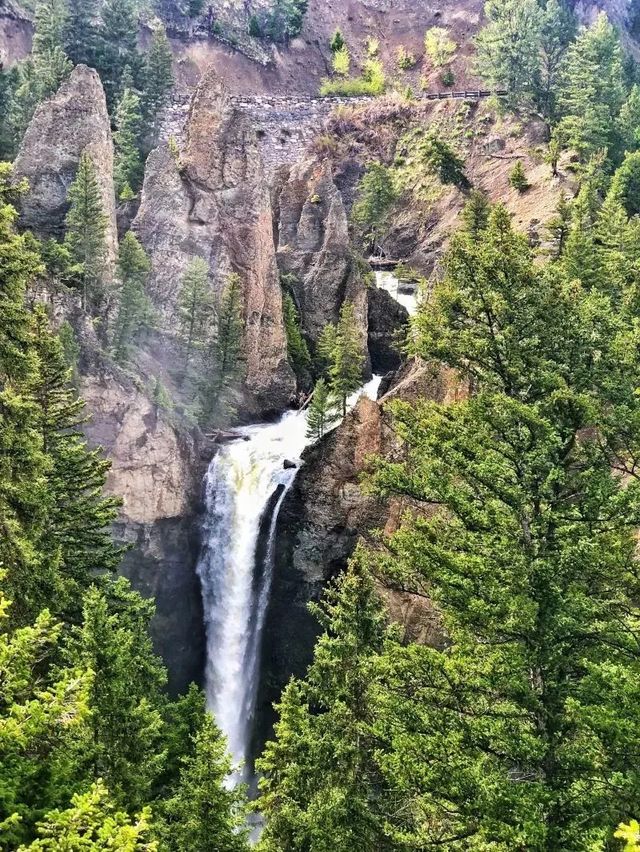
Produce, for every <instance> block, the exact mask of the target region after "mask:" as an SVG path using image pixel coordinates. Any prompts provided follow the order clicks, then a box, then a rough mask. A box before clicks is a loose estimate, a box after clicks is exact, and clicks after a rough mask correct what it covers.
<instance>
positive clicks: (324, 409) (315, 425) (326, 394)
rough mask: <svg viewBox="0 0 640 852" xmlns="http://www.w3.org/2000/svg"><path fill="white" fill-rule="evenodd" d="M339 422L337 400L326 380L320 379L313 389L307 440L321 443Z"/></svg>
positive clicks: (308, 416) (308, 415)
mask: <svg viewBox="0 0 640 852" xmlns="http://www.w3.org/2000/svg"><path fill="white" fill-rule="evenodd" d="M336 420H337V412H336V400H335V399H334V398H333V397H332V396H331V392H330V390H329V386H328V384H327V382H326V380H325V379H323V378H320V379H318V381H317V382H316V386H315V388H314V389H313V396H312V397H311V402H310V404H309V411H308V414H307V438H311V439H312V440H314V441H319V440H320V439H321V438H323V437H324V435H325V433H326V431H327V430H328V429H330V428H331V427H332V426H333V424H334V423H335V422H336Z"/></svg>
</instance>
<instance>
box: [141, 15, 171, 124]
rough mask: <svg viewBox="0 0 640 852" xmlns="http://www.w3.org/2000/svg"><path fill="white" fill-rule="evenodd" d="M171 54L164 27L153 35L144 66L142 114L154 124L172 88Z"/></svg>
mask: <svg viewBox="0 0 640 852" xmlns="http://www.w3.org/2000/svg"><path fill="white" fill-rule="evenodd" d="M172 62H173V54H172V53H171V46H170V44H169V39H168V38H167V34H166V32H165V30H164V27H159V28H158V29H156V30H155V31H154V33H153V39H152V41H151V47H150V49H149V52H148V53H147V56H146V58H145V65H144V98H143V103H142V107H143V112H144V116H145V118H146V120H147V121H149V122H150V123H151V124H153V122H155V120H156V118H157V116H158V115H159V113H160V111H161V110H162V109H163V107H164V106H166V104H167V102H168V99H169V94H170V92H171V89H172V87H173V71H172Z"/></svg>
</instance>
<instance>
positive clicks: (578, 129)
mask: <svg viewBox="0 0 640 852" xmlns="http://www.w3.org/2000/svg"><path fill="white" fill-rule="evenodd" d="M624 99H625V91H624V85H623V63H622V47H621V45H620V39H619V36H618V33H617V32H616V30H615V28H614V27H613V26H612V25H611V24H610V23H609V21H608V19H607V16H606V15H605V14H604V12H603V13H601V14H600V15H599V16H598V19H597V21H596V22H595V23H594V24H593V26H591V27H589V28H588V29H584V30H583V31H582V32H581V33H580V34H579V35H578V38H577V39H576V41H575V42H574V43H573V44H572V45H571V47H570V48H569V50H568V51H567V55H566V58H565V62H564V68H563V75H562V84H561V88H560V94H559V107H560V110H561V113H562V116H563V118H562V120H561V122H560V125H559V128H558V133H559V134H560V135H561V137H562V138H563V139H564V140H565V144H566V145H567V146H569V147H571V148H575V150H577V151H578V153H579V154H581V156H583V157H584V158H585V159H586V158H588V156H589V155H590V154H592V153H593V152H595V151H597V150H598V149H601V148H609V149H610V154H611V153H614V152H615V151H616V150H617V148H618V146H619V136H618V132H617V127H616V119H617V118H618V115H619V113H620V110H621V107H622V105H623V103H624Z"/></svg>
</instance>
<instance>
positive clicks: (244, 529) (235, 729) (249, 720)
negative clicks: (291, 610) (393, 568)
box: [197, 376, 381, 783]
mask: <svg viewBox="0 0 640 852" xmlns="http://www.w3.org/2000/svg"><path fill="white" fill-rule="evenodd" d="M380 379H381V377H379V376H376V377H374V378H373V379H372V381H370V382H369V383H368V384H367V385H365V386H364V387H363V388H362V389H361V391H359V392H358V393H356V394H354V395H353V396H352V397H351V399H350V400H349V403H350V407H353V405H355V403H356V402H357V400H358V398H359V397H360V396H361V395H363V394H364V395H367V396H369V397H371V398H372V399H375V398H376V395H377V391H378V386H379V384H380ZM306 430H307V422H306V413H305V412H303V411H289V412H287V413H285V414H284V415H282V417H281V418H280V419H279V420H278V421H277V422H276V423H267V424H257V425H253V426H246V427H244V428H242V429H239V430H238V434H239V435H240V436H241V438H240V439H239V440H236V441H232V442H230V443H228V444H225V445H224V446H223V447H221V449H220V450H219V452H218V453H217V454H216V456H215V458H214V459H213V461H212V462H211V464H210V466H209V469H208V471H207V474H206V478H205V520H204V523H203V543H202V550H201V554H200V558H199V561H198V567H197V571H198V575H199V577H200V581H201V584H202V596H203V604H204V613H205V627H206V634H207V656H206V673H205V682H206V694H207V702H208V706H209V709H210V710H211V712H212V713H213V714H214V716H215V718H216V721H217V723H218V725H219V726H220V728H221V730H222V731H223V733H224V734H225V736H226V737H227V741H228V747H229V751H230V753H231V756H232V758H233V762H234V765H235V766H241V765H246V762H247V759H248V757H249V743H250V740H251V734H252V730H253V720H254V713H255V704H256V694H257V686H258V680H259V672H260V646H261V640H262V629H263V626H264V621H265V614H266V611H267V607H268V603H269V595H270V589H271V579H272V571H273V559H274V545H275V540H274V539H275V534H276V522H277V516H278V512H279V509H280V506H281V504H282V501H283V499H284V496H285V494H286V492H287V490H288V489H289V488H290V486H291V485H292V483H293V481H294V479H295V476H296V473H297V465H299V463H300V456H301V455H302V452H303V450H304V449H305V447H306V446H307V445H308V444H309V443H310V441H309V439H308V438H307V436H306ZM286 461H289V462H293V463H295V465H296V466H285V462H286ZM268 512H271V516H270V517H267V516H266V515H267V513H268ZM261 530H262V533H263V536H264V535H265V532H266V539H267V540H266V542H264V543H263V542H262V541H261V538H262V537H261V535H260V533H261ZM237 777H238V775H236V778H237ZM233 780H235V779H232V783H233Z"/></svg>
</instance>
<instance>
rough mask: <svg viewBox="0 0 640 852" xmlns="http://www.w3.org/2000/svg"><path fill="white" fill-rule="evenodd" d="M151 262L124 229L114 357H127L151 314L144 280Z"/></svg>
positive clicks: (120, 255)
mask: <svg viewBox="0 0 640 852" xmlns="http://www.w3.org/2000/svg"><path fill="white" fill-rule="evenodd" d="M150 269H151V263H150V262H149V258H148V257H147V254H146V252H145V250H144V249H143V248H142V246H141V245H140V243H139V241H138V239H137V238H136V237H135V235H134V234H133V233H132V231H127V233H126V234H125V236H124V238H123V239H122V242H121V243H120V248H119V251H118V277H119V279H120V282H121V289H120V301H119V305H118V315H117V318H116V324H115V328H114V332H113V349H114V356H115V359H116V361H118V362H119V363H121V364H124V363H126V362H127V361H128V359H129V355H130V348H131V345H132V343H134V342H135V339H136V335H137V334H138V333H139V331H140V329H141V328H142V326H143V325H144V324H145V323H146V322H148V321H149V319H150V317H151V312H152V309H151V303H150V301H149V298H148V297H147V294H146V293H145V283H146V280H147V277H148V275H149V271H150Z"/></svg>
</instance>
